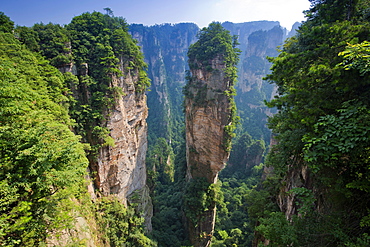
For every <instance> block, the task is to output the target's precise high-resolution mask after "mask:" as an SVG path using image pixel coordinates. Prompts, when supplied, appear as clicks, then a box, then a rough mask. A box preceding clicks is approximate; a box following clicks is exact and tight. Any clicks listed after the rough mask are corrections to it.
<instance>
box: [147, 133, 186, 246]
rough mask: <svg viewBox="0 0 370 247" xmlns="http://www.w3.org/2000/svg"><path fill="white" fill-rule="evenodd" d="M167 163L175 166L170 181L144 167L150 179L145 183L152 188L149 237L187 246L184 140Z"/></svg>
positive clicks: (164, 244)
mask: <svg viewBox="0 0 370 247" xmlns="http://www.w3.org/2000/svg"><path fill="white" fill-rule="evenodd" d="M162 142H163V140H162ZM159 143H160V142H159ZM156 147H160V145H156ZM155 150H158V149H155ZM167 150H169V149H167ZM158 151H160V150H158ZM157 154H158V156H157V157H160V156H161V155H160V153H159V152H158V153H157ZM147 161H150V160H147ZM149 164H150V163H149ZM167 165H168V164H167ZM171 165H172V166H174V169H175V174H174V175H175V176H174V182H171V183H168V180H163V179H161V177H165V176H166V175H165V174H160V173H158V178H159V179H155V178H156V177H155V176H154V177H153V176H152V174H157V173H156V172H154V171H151V170H150V168H149V169H148V170H149V171H148V172H149V174H148V180H150V181H149V183H148V185H149V186H150V187H151V189H152V198H153V206H154V215H153V218H152V224H153V237H154V239H155V240H156V241H157V242H158V246H168V247H172V246H189V245H190V244H188V243H187V240H186V232H185V229H184V222H183V218H184V215H183V214H184V213H183V197H184V192H185V191H184V188H185V172H186V159H185V143H183V145H182V146H181V147H180V150H179V152H178V153H176V155H175V159H174V161H173V164H171ZM153 178H154V179H153Z"/></svg>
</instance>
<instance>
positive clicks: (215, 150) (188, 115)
mask: <svg viewBox="0 0 370 247" xmlns="http://www.w3.org/2000/svg"><path fill="white" fill-rule="evenodd" d="M191 62H193V63H195V64H197V65H196V66H195V67H196V68H194V69H191V70H190V73H191V79H190V80H189V81H188V85H187V86H186V89H185V123H186V130H185V133H186V158H187V174H186V177H187V180H188V181H191V180H192V179H198V178H205V179H206V181H207V182H208V183H209V184H214V183H216V182H217V176H218V173H219V171H220V170H222V169H223V168H224V167H225V163H226V161H227V160H228V158H229V150H228V149H227V147H226V143H225V141H226V140H228V139H229V138H230V137H229V135H228V134H227V133H226V131H225V126H227V125H229V124H231V109H230V96H228V95H227V92H228V90H230V87H231V82H230V81H229V79H228V78H227V77H226V76H225V72H224V71H225V68H226V65H225V63H224V59H223V57H222V56H217V57H215V58H214V59H212V61H211V63H210V64H211V65H210V67H209V65H208V66H206V67H205V66H203V65H202V64H200V63H198V62H197V61H191ZM215 215H216V206H215V205H210V206H209V208H208V209H207V210H206V211H205V212H203V213H202V214H201V215H200V216H199V219H198V222H197V224H196V225H192V222H189V227H188V229H189V236H190V240H191V242H192V244H193V245H194V246H209V245H210V240H211V237H212V235H213V230H214V224H215Z"/></svg>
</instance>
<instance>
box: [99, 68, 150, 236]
mask: <svg viewBox="0 0 370 247" xmlns="http://www.w3.org/2000/svg"><path fill="white" fill-rule="evenodd" d="M121 70H122V71H124V66H123V64H122V66H121ZM136 74H137V73H135V75H132V74H130V72H125V73H124V76H122V77H119V78H117V77H115V78H113V80H112V85H111V86H112V87H118V88H121V89H122V92H121V93H120V94H119V96H117V97H116V100H115V104H114V107H113V108H112V109H109V110H108V111H107V112H106V114H105V115H106V117H105V121H106V126H107V128H108V130H109V135H110V137H112V138H113V140H114V145H109V146H108V145H107V146H103V147H101V148H100V149H99V154H98V157H97V160H96V162H95V164H93V171H94V172H96V181H95V186H96V187H97V189H98V191H99V192H100V193H101V194H102V195H103V196H108V195H111V194H114V195H115V196H117V198H118V199H119V200H120V201H122V203H124V204H126V205H127V202H129V201H130V200H131V198H134V197H135V198H140V200H139V201H135V203H139V207H140V209H141V211H142V214H143V216H144V218H145V220H146V228H147V230H148V231H151V223H150V222H151V221H150V220H151V217H152V214H153V209H152V204H151V199H150V196H149V189H148V187H147V186H146V166H145V156H146V152H147V134H148V131H147V130H148V128H147V123H146V118H147V116H148V107H147V104H146V96H145V94H144V93H137V92H135V83H136V82H137V81H138V77H137V75H136ZM137 195H138V196H137Z"/></svg>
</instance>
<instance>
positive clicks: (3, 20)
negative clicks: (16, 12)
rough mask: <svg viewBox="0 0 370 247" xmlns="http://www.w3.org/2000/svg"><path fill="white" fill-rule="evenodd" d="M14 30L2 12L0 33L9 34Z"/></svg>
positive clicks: (0, 13)
mask: <svg viewBox="0 0 370 247" xmlns="http://www.w3.org/2000/svg"><path fill="white" fill-rule="evenodd" d="M13 29H14V22H13V21H11V20H10V18H9V17H8V16H6V15H5V14H4V12H0V32H4V33H11V32H12V31H13Z"/></svg>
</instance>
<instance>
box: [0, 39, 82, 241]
mask: <svg viewBox="0 0 370 247" xmlns="http://www.w3.org/2000/svg"><path fill="white" fill-rule="evenodd" d="M0 46H1V47H2V49H1V50H0V59H1V61H2V62H1V65H0V78H1V80H0V108H1V111H0V164H1V171H0V195H1V196H0V198H1V200H0V205H1V206H0V226H1V227H0V228H1V230H0V244H1V245H6V246H19V245H21V246H35V245H38V244H41V243H43V242H45V240H46V237H47V234H48V232H51V230H53V229H59V228H62V229H63V228H67V227H68V225H67V224H66V222H70V221H72V218H71V216H69V215H63V214H60V213H59V212H60V207H63V206H62V205H66V202H67V201H68V200H70V198H71V197H78V196H79V194H80V193H81V192H82V191H83V189H82V188H83V186H84V175H85V172H86V166H87V159H86V156H85V151H84V149H85V146H84V145H83V144H81V143H80V138H79V137H78V136H76V135H75V134H73V133H72V132H71V130H70V124H71V123H72V121H71V120H70V118H69V116H68V109H67V108H66V106H68V105H66V102H68V98H67V97H66V96H64V93H65V92H68V89H67V88H66V86H65V85H64V83H63V82H64V81H63V76H62V75H61V73H60V72H59V71H58V70H56V69H55V68H53V67H52V66H50V65H49V64H48V62H47V61H46V60H44V59H42V58H40V57H39V56H37V55H36V54H33V53H31V52H29V51H28V50H27V49H25V47H24V46H22V45H21V44H20V42H19V41H18V40H16V39H15V38H14V37H13V35H12V34H6V33H0Z"/></svg>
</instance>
